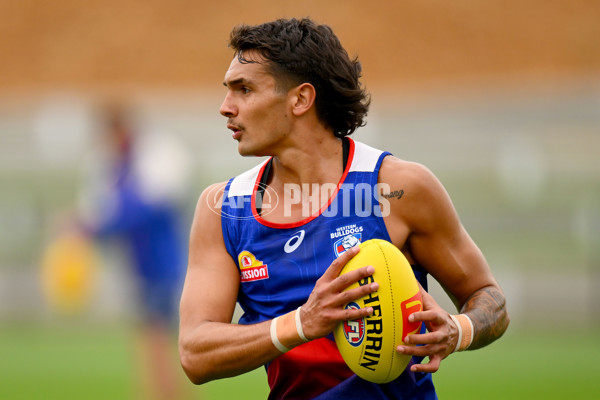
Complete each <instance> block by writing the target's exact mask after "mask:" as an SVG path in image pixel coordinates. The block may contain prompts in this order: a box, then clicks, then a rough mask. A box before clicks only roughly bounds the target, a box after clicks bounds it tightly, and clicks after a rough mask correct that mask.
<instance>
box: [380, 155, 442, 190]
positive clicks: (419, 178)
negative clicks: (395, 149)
mask: <svg viewBox="0 0 600 400" xmlns="http://www.w3.org/2000/svg"><path fill="white" fill-rule="evenodd" d="M379 183H380V184H381V185H382V188H383V189H385V188H386V187H387V186H389V188H390V191H391V194H394V193H395V194H396V196H395V197H398V195H399V193H402V192H403V194H402V197H404V196H406V198H407V199H408V198H409V197H410V198H412V199H416V198H417V197H421V196H434V195H436V194H437V195H440V194H443V195H446V191H445V189H444V187H443V185H442V184H441V182H440V181H439V179H438V178H437V177H436V176H435V175H434V174H433V172H431V170H430V169H429V168H427V167H426V166H425V165H423V164H420V163H417V162H413V161H406V160H402V159H399V158H396V157H393V156H388V157H386V158H384V160H383V162H382V164H381V168H380V171H379Z"/></svg>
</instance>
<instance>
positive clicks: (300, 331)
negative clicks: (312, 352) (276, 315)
mask: <svg viewBox="0 0 600 400" xmlns="http://www.w3.org/2000/svg"><path fill="white" fill-rule="evenodd" d="M301 308H302V307H298V309H297V310H296V330H297V331H298V336H300V339H302V340H304V341H305V342H308V338H307V337H306V335H304V330H303V329H302V321H301V320H300V309H301Z"/></svg>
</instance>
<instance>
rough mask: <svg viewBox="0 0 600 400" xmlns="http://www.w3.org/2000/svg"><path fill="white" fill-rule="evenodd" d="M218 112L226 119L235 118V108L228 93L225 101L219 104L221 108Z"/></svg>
mask: <svg viewBox="0 0 600 400" xmlns="http://www.w3.org/2000/svg"><path fill="white" fill-rule="evenodd" d="M219 112H220V113H221V115H222V116H224V117H227V118H230V117H235V116H236V115H237V107H236V106H235V104H234V102H233V99H232V96H231V94H230V93H227V95H225V99H224V100H223V103H222V104H221V108H219Z"/></svg>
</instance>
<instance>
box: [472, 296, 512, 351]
mask: <svg viewBox="0 0 600 400" xmlns="http://www.w3.org/2000/svg"><path fill="white" fill-rule="evenodd" d="M461 313H465V314H468V315H469V317H471V320H472V321H473V327H474V331H475V332H474V334H475V336H474V337H473V343H472V344H471V346H470V347H469V349H478V348H481V347H484V346H486V345H488V344H490V343H492V342H493V341H494V340H496V339H498V338H499V337H500V336H502V334H503V333H504V332H505V331H506V328H507V327H508V322H509V319H508V313H507V311H506V300H505V298H504V295H503V294H502V292H501V291H500V290H498V288H496V287H492V286H488V287H485V288H483V289H480V290H478V291H477V292H475V293H474V294H473V295H472V296H471V297H469V299H468V300H467V301H466V303H465V305H464V306H463V307H462V309H461Z"/></svg>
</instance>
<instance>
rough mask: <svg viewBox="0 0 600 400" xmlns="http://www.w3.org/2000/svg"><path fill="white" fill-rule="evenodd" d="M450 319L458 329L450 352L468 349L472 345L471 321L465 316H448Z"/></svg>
mask: <svg viewBox="0 0 600 400" xmlns="http://www.w3.org/2000/svg"><path fill="white" fill-rule="evenodd" d="M450 318H452V320H453V321H454V323H455V324H456V328H457V329H458V340H457V342H456V347H455V348H454V350H453V351H452V352H453V353H454V352H457V351H463V350H466V349H468V348H469V346H471V343H473V330H474V328H473V321H471V318H469V316H468V315H467V314H458V315H450Z"/></svg>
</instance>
